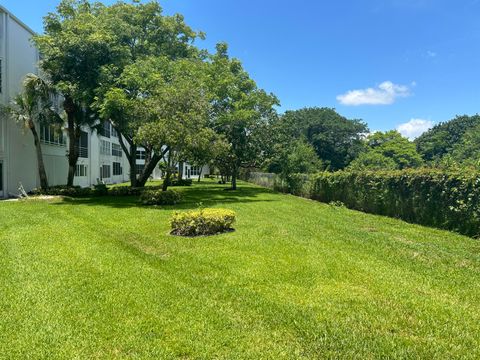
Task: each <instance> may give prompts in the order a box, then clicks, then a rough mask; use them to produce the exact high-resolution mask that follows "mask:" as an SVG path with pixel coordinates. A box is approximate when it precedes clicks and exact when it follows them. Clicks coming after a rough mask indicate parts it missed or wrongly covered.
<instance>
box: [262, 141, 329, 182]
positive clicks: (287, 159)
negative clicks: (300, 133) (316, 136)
mask: <svg viewBox="0 0 480 360" xmlns="http://www.w3.org/2000/svg"><path fill="white" fill-rule="evenodd" d="M273 153H274V154H275V156H274V158H273V159H270V160H269V161H268V168H267V169H268V171H270V172H274V173H277V174H280V175H281V177H282V178H283V179H286V178H287V177H288V176H289V175H290V174H298V173H302V174H308V173H313V172H316V171H321V170H322V169H323V165H322V162H321V160H320V159H319V158H318V156H317V153H316V152H315V149H314V148H313V146H312V145H310V144H309V143H308V142H307V141H306V139H304V138H300V139H298V140H294V141H293V142H292V143H290V144H288V143H284V144H275V146H274V151H273Z"/></svg>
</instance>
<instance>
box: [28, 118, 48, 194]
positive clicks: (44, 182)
mask: <svg viewBox="0 0 480 360" xmlns="http://www.w3.org/2000/svg"><path fill="white" fill-rule="evenodd" d="M28 125H29V127H30V130H31V132H32V135H33V140H34V143H35V150H36V153H37V166H38V175H39V177H40V187H41V188H42V189H43V190H46V189H48V178H47V172H46V171H45V163H44V162H43V154H42V145H41V143H40V139H39V137H38V133H37V129H36V128H35V124H34V123H33V121H32V120H30V121H29V123H28Z"/></svg>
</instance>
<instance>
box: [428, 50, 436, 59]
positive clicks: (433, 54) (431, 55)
mask: <svg viewBox="0 0 480 360" xmlns="http://www.w3.org/2000/svg"><path fill="white" fill-rule="evenodd" d="M437 55H438V54H437V53H436V52H435V51H431V50H428V51H427V53H426V56H427V58H436V57H437Z"/></svg>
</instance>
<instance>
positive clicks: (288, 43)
mask: <svg viewBox="0 0 480 360" xmlns="http://www.w3.org/2000/svg"><path fill="white" fill-rule="evenodd" d="M105 2H106V3H108V2H111V1H105ZM0 3H1V4H2V5H4V6H5V7H7V8H8V9H9V10H10V11H12V12H13V13H14V14H15V15H16V16H17V17H19V18H20V19H21V20H23V21H24V22H25V23H26V24H27V25H29V26H30V27H32V28H33V29H34V30H36V31H39V32H40V31H41V30H42V19H41V17H42V16H43V15H44V14H46V13H47V12H48V11H51V10H53V9H54V7H55V5H56V4H57V1H53V0H42V1H38V0H0ZM161 4H162V6H163V7H164V9H165V12H166V13H167V14H172V13H175V12H180V13H182V14H184V15H185V18H186V21H187V23H188V24H190V25H191V26H192V27H193V28H194V29H197V30H202V31H205V32H206V34H207V40H206V41H205V42H204V43H203V45H202V46H203V47H206V48H208V49H213V46H214V44H215V43H216V42H218V41H226V42H227V43H229V45H230V49H231V53H232V55H233V56H235V57H238V58H240V59H241V60H242V61H243V63H244V65H245V68H246V69H247V70H248V71H249V72H250V74H251V75H252V77H253V78H254V79H255V80H256V81H257V83H258V84H259V86H261V87H263V88H265V89H266V90H267V91H271V92H273V93H275V94H276V95H277V96H278V97H279V99H280V101H281V103H282V107H281V111H285V110H290V109H298V108H302V107H305V106H328V107H334V108H336V109H337V110H338V111H339V112H340V113H341V114H342V115H344V116H347V117H349V118H360V119H363V120H364V121H366V122H367V123H368V125H369V127H370V129H371V130H387V129H393V128H400V129H401V130H402V132H403V133H404V134H405V135H408V136H414V135H415V134H418V133H419V132H420V131H421V129H424V128H427V127H428V126H430V125H431V124H432V123H437V122H439V121H445V120H448V119H450V118H452V117H454V116H455V115H461V114H475V113H477V112H478V111H479V108H480V90H479V89H480V22H479V21H478V16H479V15H480V0H456V1H454V0H363V1H358V0H357V1H353V0H349V1H341V0H338V1H319V0H315V1H314V0H297V1H287V0H256V1H255V0H243V1H238V0H202V1H199V0H165V1H163V2H161Z"/></svg>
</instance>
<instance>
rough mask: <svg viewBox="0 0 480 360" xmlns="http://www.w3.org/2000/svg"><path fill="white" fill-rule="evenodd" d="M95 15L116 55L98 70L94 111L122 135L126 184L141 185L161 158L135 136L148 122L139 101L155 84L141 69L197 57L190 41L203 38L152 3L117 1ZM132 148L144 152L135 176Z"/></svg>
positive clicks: (157, 152)
mask: <svg viewBox="0 0 480 360" xmlns="http://www.w3.org/2000/svg"><path fill="white" fill-rule="evenodd" d="M100 17H101V22H102V24H103V26H105V27H106V28H107V29H108V32H109V33H110V34H113V35H112V36H113V38H114V39H115V42H116V47H117V48H118V49H120V51H119V52H118V54H119V56H117V57H116V58H115V61H114V62H113V63H112V64H110V65H109V66H104V67H103V68H102V73H101V83H100V86H99V87H98V89H97V97H96V101H95V108H96V109H98V110H99V113H100V116H101V118H102V119H103V120H106V121H111V122H112V124H113V126H114V128H115V129H116V130H117V132H118V133H119V134H121V135H122V136H120V138H119V139H120V144H121V146H122V148H123V151H124V153H125V154H126V156H127V158H128V161H129V164H130V169H131V171H130V183H131V185H132V186H143V185H144V184H145V182H146V181H147V179H148V178H149V177H150V175H151V174H152V172H153V170H154V169H155V166H156V165H157V164H158V162H159V161H160V160H161V159H162V158H163V156H164V155H165V154H163V153H162V152H161V151H156V152H155V151H154V146H153V145H152V144H150V143H149V142H146V141H144V140H145V139H144V138H143V137H139V136H138V133H139V131H140V129H141V128H142V126H144V125H147V124H149V123H150V122H151V121H152V119H151V111H150V110H152V108H151V107H149V108H145V107H144V106H143V104H142V102H143V101H150V100H147V97H145V95H147V94H149V93H150V90H151V89H150V87H153V88H155V87H156V86H157V85H158V84H155V81H152V76H150V75H151V74H149V69H148V67H146V66H148V64H149V62H150V61H152V58H155V57H158V58H162V62H163V63H164V64H165V62H166V61H175V60H179V59H200V58H201V56H202V53H201V51H199V50H198V49H197V48H196V47H195V46H194V44H193V43H194V41H195V39H196V38H198V37H200V38H203V34H202V33H197V32H195V31H193V30H192V29H191V28H190V27H189V26H188V25H187V24H186V23H185V22H184V19H183V17H182V16H181V15H178V14H177V15H174V16H165V15H163V13H162V8H161V7H160V5H159V3H158V2H156V1H152V2H148V3H144V4H141V3H134V4H126V3H123V2H118V3H116V4H114V5H112V6H110V7H106V8H105V9H104V10H103V11H102V13H101V16H100ZM140 77H144V79H141V78H140ZM148 82H150V83H148ZM154 91H156V90H154ZM142 97H145V98H142ZM141 104H142V105H141ZM138 147H143V148H144V149H145V151H146V164H145V167H144V168H143V169H142V171H141V173H140V174H139V175H138V178H137V174H136V172H135V171H134V169H135V165H136V152H137V148H138Z"/></svg>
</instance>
